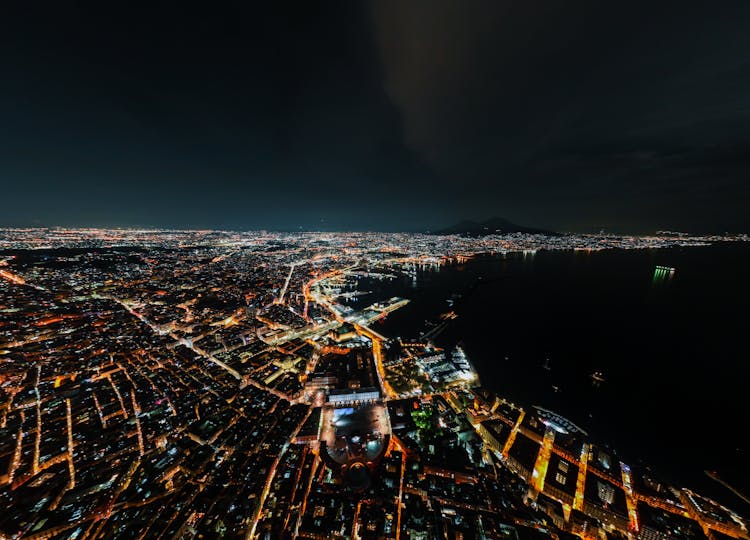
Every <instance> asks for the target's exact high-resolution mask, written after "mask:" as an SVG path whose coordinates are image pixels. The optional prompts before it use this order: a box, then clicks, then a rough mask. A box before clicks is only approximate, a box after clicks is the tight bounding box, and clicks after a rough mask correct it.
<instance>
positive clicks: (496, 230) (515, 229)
mask: <svg viewBox="0 0 750 540" xmlns="http://www.w3.org/2000/svg"><path fill="white" fill-rule="evenodd" d="M511 233H526V234H555V233H554V232H552V231H545V230H542V229H534V228H532V227H524V226H523V225H516V224H515V223H511V222H510V221H508V220H507V219H503V218H499V217H495V218H491V219H488V220H486V221H469V220H465V221H461V222H459V223H456V224H455V225H453V226H451V227H446V228H445V229H440V230H437V231H432V233H431V234H460V235H463V236H486V235H488V234H511Z"/></svg>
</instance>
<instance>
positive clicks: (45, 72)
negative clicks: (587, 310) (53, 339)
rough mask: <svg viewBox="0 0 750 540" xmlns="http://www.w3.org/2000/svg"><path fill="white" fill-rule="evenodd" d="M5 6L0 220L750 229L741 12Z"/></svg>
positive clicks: (732, 5) (599, 6) (529, 5)
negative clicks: (494, 221)
mask: <svg viewBox="0 0 750 540" xmlns="http://www.w3.org/2000/svg"><path fill="white" fill-rule="evenodd" d="M189 4H190V6H188V5H187V4H185V3H182V2H170V3H159V2H149V3H143V4H142V5H143V8H136V7H133V5H131V4H130V3H125V2H92V3H90V4H83V3H77V2H51V1H50V2H8V3H6V4H4V5H3V6H2V8H0V187H1V188H2V192H1V193H2V197H1V198H0V200H2V203H3V204H2V212H1V213H0V226H28V225H68V226H72V225H83V226H89V225H94V226H150V227H160V226H167V227H179V228H206V227H212V228H232V229H241V230H246V229H254V228H267V229H283V230H296V229H299V228H304V229H314V230H405V231H416V230H426V229H435V228H441V227H443V226H448V225H451V224H452V223H454V222H456V221H459V220H461V219H475V220H480V219H486V218H489V217H492V216H502V217H505V218H508V219H510V220H512V221H516V222H518V223H521V224H524V225H529V226H537V227H544V228H548V229H555V230H561V231H592V230H596V231H598V230H599V229H601V228H606V229H607V230H609V231H613V232H648V231H653V230H655V229H659V228H670V229H679V230H687V231H695V232H703V231H725V230H729V231H749V230H750V179H749V178H750V2H747V1H746V0H738V1H731V0H724V1H722V2H715V1H713V2H712V1H705V2H693V1H682V2H667V1H664V2H654V1H653V0H649V1H632V0H631V1H628V2H602V1H601V0H596V1H590V2H584V1H576V0H566V1H560V0H558V1H552V0H544V1H533V0H524V1H503V0H491V1H487V2H470V1H437V0H425V1H421V2H420V1H410V2H405V1H403V0H394V1H383V0H379V1H374V2H373V3H364V2H356V1H352V0H349V1H341V2H321V3H317V2H294V3H289V4H287V5H284V4H283V3H282V2H259V3H257V4H261V5H254V4H256V3H253V2H209V3H202V4H195V7H192V6H193V3H189Z"/></svg>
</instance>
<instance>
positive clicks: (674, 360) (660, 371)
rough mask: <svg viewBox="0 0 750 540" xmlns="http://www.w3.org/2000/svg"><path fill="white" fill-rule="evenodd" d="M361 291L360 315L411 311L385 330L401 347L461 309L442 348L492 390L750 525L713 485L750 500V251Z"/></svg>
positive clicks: (683, 254)
mask: <svg viewBox="0 0 750 540" xmlns="http://www.w3.org/2000/svg"><path fill="white" fill-rule="evenodd" d="M657 265H663V266H667V267H673V268H675V272H674V274H673V275H672V276H671V277H669V276H666V277H664V278H662V279H658V278H657V279H654V271H655V267H656V266H657ZM359 288H360V289H361V290H369V291H373V293H372V294H370V295H366V296H362V297H359V298H357V299H356V301H355V302H354V303H353V304H352V303H350V305H355V306H356V305H359V306H365V305H368V304H370V303H372V302H374V301H376V300H380V299H384V298H389V297H391V296H403V297H406V298H409V299H411V300H412V301H411V303H410V304H409V305H407V306H406V307H404V308H401V309H400V310H398V311H395V312H393V313H391V314H390V315H389V316H388V317H387V318H386V319H385V320H383V321H382V322H380V323H377V324H376V329H377V330H378V331H380V332H381V333H383V334H384V335H386V336H389V337H394V336H400V337H405V338H406V337H417V336H418V335H419V334H420V332H422V331H424V330H425V329H426V328H427V326H426V324H428V323H429V322H430V321H435V320H436V319H437V317H438V315H439V314H440V313H443V312H446V311H449V310H450V309H455V311H456V312H457V313H458V315H459V317H458V319H457V320H456V321H455V322H454V323H453V324H452V325H451V326H449V327H448V328H447V329H446V330H445V331H444V332H443V333H441V334H440V335H439V336H438V337H437V338H436V342H437V344H438V345H442V346H452V345H454V344H455V343H461V344H462V346H463V347H464V350H465V351H466V352H467V354H468V355H469V358H470V359H471V360H472V362H473V363H474V365H475V367H476V368H477V371H478V372H479V376H480V379H481V382H482V385H483V386H485V387H487V388H489V389H491V390H493V391H495V392H497V393H498V394H500V395H503V396H505V397H507V398H509V399H511V400H512V401H515V402H517V403H519V404H521V405H525V406H531V405H541V406H543V407H545V408H549V409H552V410H554V411H556V412H558V413H560V414H562V415H564V416H566V417H567V418H569V419H570V420H572V421H573V422H575V423H576V424H578V425H579V426H580V427H582V428H583V429H585V430H586V431H587V432H588V433H589V434H590V435H591V436H592V438H593V439H594V440H595V441H599V442H603V443H604V442H606V443H608V444H609V445H610V446H611V447H612V448H614V449H615V450H616V451H617V452H618V453H619V454H620V457H621V459H622V460H623V461H625V462H626V463H630V464H631V465H632V464H645V465H650V466H651V468H652V469H653V470H654V471H655V472H656V473H657V474H659V475H660V476H661V477H662V478H664V479H666V480H667V481H670V482H672V483H674V484H676V485H680V486H687V487H690V488H693V489H695V490H696V491H698V492H700V493H704V494H706V495H708V496H710V497H713V498H715V499H717V500H719V501H720V502H723V503H724V504H727V505H728V506H730V507H731V508H733V509H735V510H736V511H738V512H739V513H740V514H743V515H746V516H747V515H750V505H747V503H745V502H743V501H742V500H741V499H739V498H738V497H736V496H735V495H733V494H732V493H731V492H729V491H728V490H726V489H725V488H723V487H722V486H720V485H719V484H717V483H716V482H714V481H712V480H710V479H709V478H708V477H707V476H706V475H705V474H704V472H703V471H704V470H705V469H708V470H713V471H716V472H717V473H718V474H719V476H720V477H722V478H723V479H724V480H726V481H727V482H729V483H730V484H732V485H733V486H735V487H736V488H737V489H739V490H740V491H742V492H744V493H745V494H746V495H747V494H750V467H749V465H750V464H749V463H748V457H749V456H750V384H749V382H750V348H749V346H748V345H749V344H750V340H749V338H750V325H749V324H748V323H749V322H750V318H749V317H748V309H749V306H750V245H747V244H720V245H713V246H710V247H697V248H674V249H663V250H633V251H621V250H611V251H599V252H591V253H588V252H580V251H579V252H570V251H567V252H553V251H539V252H537V253H536V254H534V255H531V254H527V255H523V254H521V253H516V254H508V255H506V256H505V257H489V256H488V257H484V258H479V259H475V260H472V261H470V262H468V263H466V264H461V265H458V264H456V265H448V266H444V267H442V268H441V269H439V270H429V269H425V270H419V271H417V273H416V279H412V278H397V279H394V280H390V281H376V280H370V279H365V280H362V282H360V285H359ZM456 294H459V295H461V296H460V297H455V295H456ZM449 299H453V300H454V305H453V308H451V306H450V305H449V303H448V300H449ZM597 371H598V372H601V374H602V376H603V378H604V382H602V383H601V384H599V385H598V386H596V385H595V384H594V383H595V381H594V380H593V379H592V377H591V375H592V373H594V372H597Z"/></svg>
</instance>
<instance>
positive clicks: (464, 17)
mask: <svg viewBox="0 0 750 540" xmlns="http://www.w3.org/2000/svg"><path fill="white" fill-rule="evenodd" d="M688 4H689V5H686V4H685V3H671V2H664V3H656V4H654V3H653V2H638V1H636V2H627V3H624V2H623V3H614V4H613V3H604V2H582V1H574V2H555V1H532V2H511V1H487V2H470V3H468V4H467V3H465V2H462V3H456V2H450V1H429V2H406V3H404V2H396V1H390V2H388V1H386V2H381V1H379V2H374V3H373V4H372V8H373V18H374V20H375V21H376V36H377V39H378V43H379V47H380V51H381V58H382V59H383V63H384V69H385V80H386V88H387V89H388V94H389V96H390V97H391V98H392V99H393V101H394V103H396V104H397V105H398V106H399V109H400V111H401V112H402V114H403V117H404V126H405V130H404V131H405V140H406V143H407V144H408V145H409V147H410V148H412V149H414V150H415V151H416V152H417V153H418V154H419V155H421V156H423V157H424V159H425V160H426V161H427V162H428V163H429V164H430V165H431V166H432V167H433V168H434V169H435V170H436V171H438V172H439V173H440V175H441V177H442V178H444V179H445V180H446V182H448V183H450V182H452V181H454V179H455V178H462V180H463V181H464V185H465V186H467V187H468V189H467V190H466V192H465V194H464V195H463V197H462V201H463V204H464V206H465V208H466V211H467V212H470V211H471V209H474V211H475V213H476V212H479V213H484V214H485V215H487V214H488V213H504V214H505V215H509V216H511V217H514V218H516V219H525V220H526V221H529V220H532V221H534V222H535V223H537V224H539V225H545V226H549V227H563V228H565V227H582V226H583V227H586V226H592V227H593V226H597V225H607V226H615V227H622V228H626V229H631V230H633V229H636V230H647V229H650V228H653V227H659V226H662V227H668V226H677V225H679V226H683V227H686V228H689V229H706V228H708V229H721V228H724V227H743V228H745V229H746V228H747V227H748V225H750V223H748V218H747V216H746V214H747V212H746V209H745V208H743V207H742V206H743V205H742V204H741V203H738V202H737V201H741V200H743V196H746V194H747V183H748V182H747V178H748V176H747V172H748V171H747V167H746V163H745V162H744V161H742V160H740V161H737V160H735V159H734V157H736V156H741V155H743V154H747V153H748V152H749V151H750V148H749V147H748V145H749V144H750V143H748V142H747V141H748V140H750V139H749V138H748V135H750V93H749V92H748V90H750V64H749V63H748V58H750V57H749V56H748V52H750V37H749V34H748V33H747V28H748V27H750V5H748V4H747V3H744V2H726V3H722V5H721V8H720V9H719V8H718V7H717V6H716V5H715V4H714V3H710V2H690V3H688ZM670 153H675V154H678V155H679V156H675V157H672V158H669V157H667V156H668V155H669V154H670ZM733 197H734V201H732V200H731V199H732V198H733ZM745 200H746V197H745ZM663 207H668V208H669V211H666V212H665V211H664V209H663ZM718 215H721V217H720V218H719V219H717V216H718Z"/></svg>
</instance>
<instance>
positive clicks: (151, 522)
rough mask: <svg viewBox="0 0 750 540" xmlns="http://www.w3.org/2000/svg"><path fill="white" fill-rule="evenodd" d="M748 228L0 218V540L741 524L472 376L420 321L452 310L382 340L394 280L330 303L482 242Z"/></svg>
mask: <svg viewBox="0 0 750 540" xmlns="http://www.w3.org/2000/svg"><path fill="white" fill-rule="evenodd" d="M749 239H750V238H748V237H747V236H746V235H735V236H694V235H686V234H681V233H674V232H667V231H663V232H660V233H658V234H657V235H654V236H643V237H641V236H615V235H605V234H601V235H572V234H522V233H515V234H502V233H501V232H500V231H498V232H497V233H496V234H487V235H484V236H481V237H465V236H460V235H430V234H400V233H323V232H320V233H315V232H299V233H274V232H265V231H254V232H232V231H214V230H211V231H182V230H132V229H107V230H105V229H63V228H44V229H42V228H30V229H1V230H0V506H1V507H2V508H4V509H5V512H3V513H2V515H0V537H2V538H35V539H41V538H71V539H73V538H75V539H94V538H248V539H256V538H257V539H266V538H267V539H273V538H319V539H323V538H347V539H380V538H394V539H432V538H446V539H465V540H469V539H485V538H493V539H498V538H504V539H510V540H526V539H532V538H543V537H550V538H555V539H558V540H562V539H572V538H574V537H579V538H584V539H607V538H631V539H632V538H638V539H642V540H672V539H675V540H676V539H695V540H698V539H702V538H709V539H711V540H724V539H727V538H737V539H741V538H744V539H747V538H750V535H749V533H748V526H749V525H750V522H748V520H747V519H746V518H745V517H742V516H740V515H738V514H737V513H736V512H735V511H733V510H732V509H729V508H727V507H725V506H723V505H722V504H720V503H718V502H716V501H713V500H711V499H709V498H707V497H705V496H702V495H700V494H698V493H696V492H694V491H692V490H690V489H687V488H684V487H681V486H676V485H672V484H671V483H668V482H666V481H664V480H663V479H662V478H661V477H660V475H659V472H658V471H653V470H651V469H649V468H646V467H643V466H640V465H635V464H632V463H630V464H629V463H627V462H626V459H625V458H624V457H622V456H619V455H618V454H617V452H616V451H615V450H613V449H612V448H611V447H610V446H609V445H608V444H607V441H599V440H593V439H592V438H591V437H589V435H588V434H587V433H586V431H584V430H583V429H582V428H580V427H579V426H578V425H577V424H576V421H577V419H575V418H570V419H566V418H564V417H562V416H560V415H559V414H557V413H556V412H554V411H551V410H548V409H545V408H542V407H539V406H532V405H531V404H526V403H513V402H511V401H510V400H509V399H507V398H506V397H505V396H501V395H496V394H494V393H493V392H491V391H489V390H486V389H484V388H483V387H482V386H481V377H482V373H481V372H478V371H477V370H476V369H475V367H474V365H473V364H472V362H471V358H469V357H468V356H467V355H466V354H465V352H464V351H463V350H462V349H461V348H460V347H455V348H452V349H442V348H440V347H438V346H436V345H435V343H434V341H433V339H432V338H433V337H434V336H435V335H437V333H438V332H440V331H441V329H442V328H443V327H444V326H445V325H448V324H450V322H451V320H452V319H453V318H455V317H456V314H455V313H454V312H453V311H451V310H448V311H446V312H445V313H441V314H436V318H437V322H436V324H435V325H434V326H433V327H432V328H431V329H430V330H428V331H426V332H425V333H423V334H422V335H420V336H410V337H402V338H395V337H393V336H385V335H382V333H381V332H379V331H378V325H377V321H379V320H380V319H382V318H384V317H386V316H387V315H388V314H389V313H391V312H393V311H395V310H398V309H401V308H403V307H404V306H406V305H407V304H408V302H409V301H408V299H404V298H397V297H394V298H389V299H383V300H378V301H373V302H372V303H370V304H369V305H366V307H364V308H361V307H356V308H355V307H352V305H350V303H349V302H348V301H347V300H349V299H352V298H354V297H358V296H361V295H363V294H364V291H362V290H361V287H359V284H360V281H361V280H362V279H365V278H366V279H368V280H389V279H393V278H394V277H396V276H403V275H412V274H414V273H415V272H416V269H417V268H424V267H440V266H443V265H450V264H457V263H461V262H464V261H467V260H470V259H472V258H475V257H478V256H493V257H503V256H505V255H507V254H512V253H517V252H527V253H528V252H535V251H537V250H571V251H572V250H590V251H597V250H609V249H618V250H627V249H660V248H670V247H675V246H685V247H700V246H707V245H711V244H713V243H718V242H747V241H748V240H749ZM672 273H674V269H671V268H666V267H657V268H656V269H655V274H654V279H657V278H658V279H667V278H668V277H669V276H670V275H671V274H672ZM498 339H502V336H498ZM594 375H596V374H594Z"/></svg>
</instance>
